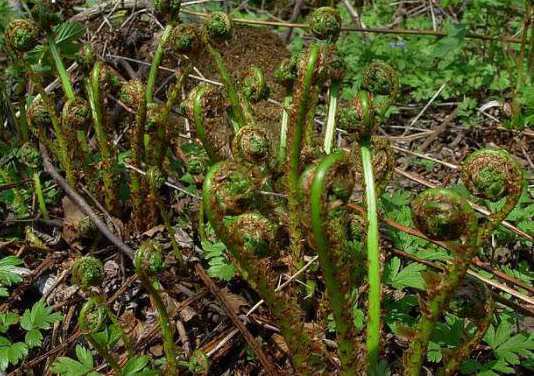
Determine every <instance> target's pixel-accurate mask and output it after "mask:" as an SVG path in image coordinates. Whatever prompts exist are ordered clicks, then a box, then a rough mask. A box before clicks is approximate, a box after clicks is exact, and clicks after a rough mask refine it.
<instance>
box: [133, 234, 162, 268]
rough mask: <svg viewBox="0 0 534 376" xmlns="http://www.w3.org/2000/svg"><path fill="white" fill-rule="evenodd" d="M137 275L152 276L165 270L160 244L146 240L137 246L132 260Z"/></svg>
mask: <svg viewBox="0 0 534 376" xmlns="http://www.w3.org/2000/svg"><path fill="white" fill-rule="evenodd" d="M134 265H135V271H136V272H137V273H142V274H147V275H154V274H157V273H160V272H161V271H162V270H163V269H164V268H165V260H164V258H163V250H162V247H161V244H160V243H159V242H157V241H155V240H146V241H144V242H143V243H141V244H140V245H139V248H138V249H137V252H136V253H135V259H134Z"/></svg>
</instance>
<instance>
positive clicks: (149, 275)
mask: <svg viewBox="0 0 534 376" xmlns="http://www.w3.org/2000/svg"><path fill="white" fill-rule="evenodd" d="M134 266H135V273H136V274H137V276H138V277H139V279H140V281H141V284H142V285H143V288H144V289H145V290H146V291H147V292H148V294H149V296H150V298H151V300H152V302H153V304H154V306H155V308H156V311H157V312H158V320H159V325H160V329H161V336H162V337H163V350H164V352H165V358H166V360H167V364H166V369H165V372H164V374H165V375H169V376H174V375H178V366H177V364H178V363H177V360H176V357H177V355H178V353H177V349H176V345H175V343H174V330H173V326H172V324H171V321H170V318H169V314H168V312H167V308H166V307H165V303H164V302H163V298H162V296H161V293H160V288H159V287H158V283H157V280H156V278H155V276H156V275H157V274H158V273H160V272H161V271H162V270H163V269H164V268H165V262H164V259H163V253H162V249H161V245H160V244H159V243H157V242H156V241H153V240H147V241H145V242H143V243H142V244H141V245H140V246H139V248H138V249H137V252H136V253H135V259H134Z"/></svg>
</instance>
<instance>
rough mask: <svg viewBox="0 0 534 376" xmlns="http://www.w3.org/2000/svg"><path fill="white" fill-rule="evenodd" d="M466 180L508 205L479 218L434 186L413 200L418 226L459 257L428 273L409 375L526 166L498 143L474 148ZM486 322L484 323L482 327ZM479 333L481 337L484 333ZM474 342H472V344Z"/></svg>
mask: <svg viewBox="0 0 534 376" xmlns="http://www.w3.org/2000/svg"><path fill="white" fill-rule="evenodd" d="M462 180H463V182H464V184H465V186H466V187H467V189H468V190H469V191H470V192H471V193H472V194H473V195H474V196H476V197H479V198H483V199H487V200H490V201H498V200H501V199H504V204H503V206H502V207H501V208H500V209H499V210H497V211H496V212H493V213H491V215H490V216H489V219H488V220H487V221H486V222H484V223H481V224H479V223H478V221H477V218H476V215H475V213H474V210H473V209H472V208H471V206H470V205H469V203H468V202H467V201H466V200H465V199H464V198H463V197H462V196H460V195H459V194H457V193H455V192H454V191H451V190H448V189H443V188H434V189H430V190H427V191H424V192H423V193H421V194H420V195H419V196H418V197H417V198H416V199H415V200H414V201H413V202H412V213H413V218H414V222H415V224H416V226H417V227H418V228H419V229H420V230H421V232H423V233H424V234H425V235H426V236H428V237H429V238H431V239H434V240H440V241H444V242H445V244H446V245H447V248H448V249H450V250H451V252H452V254H453V256H454V261H453V262H452V263H451V264H450V266H448V268H447V271H446V272H445V273H444V275H443V276H441V277H438V276H436V275H429V276H428V277H427V285H428V291H427V294H426V295H427V296H426V297H425V299H423V300H421V313H422V314H421V317H420V319H419V322H418V324H417V326H416V328H415V331H414V333H413V339H412V341H411V342H410V346H409V347H408V350H407V351H406V352H405V354H404V375H406V376H416V375H420V374H421V368H422V365H423V360H424V356H425V354H426V350H427V347H428V343H429V341H430V337H431V335H432V331H433V330H434V328H435V326H436V324H437V322H438V320H439V318H440V317H441V315H442V314H443V313H444V312H445V311H446V310H447V308H448V307H449V301H450V299H451V297H452V296H453V294H454V293H455V291H456V290H457V289H458V287H459V286H460V284H461V283H462V281H463V280H464V277H465V275H466V273H467V270H468V268H469V265H470V264H471V260H472V259H473V257H475V256H476V255H477V253H478V251H479V249H480V248H481V247H482V246H483V245H484V243H485V242H486V241H487V240H488V238H489V237H490V235H491V233H492V232H493V230H494V229H495V228H496V226H498V225H499V223H501V222H502V221H503V220H504V219H505V218H506V216H507V215H508V214H509V213H510V211H512V209H513V208H514V207H515V206H516V205H517V203H518V202H519V198H520V196H521V192H522V189H523V185H524V178H523V171H522V169H521V167H520V165H519V163H518V162H517V161H515V160H514V159H513V157H512V156H511V155H510V154H509V153H508V152H506V151H505V150H502V149H499V150H496V149H482V150H478V151H475V152H473V153H472V154H471V155H469V156H468V157H467V158H466V159H465V160H464V162H463V163H462ZM485 327H487V325H482V328H485ZM479 337H481V336H480V335H479ZM471 346H472V345H469V344H468V345H467V348H469V347H471ZM467 355H468V353H467V351H459V352H458V353H457V354H456V358H453V360H454V361H453V362H449V363H448V364H447V365H446V366H445V368H444V372H445V374H453V373H454V372H455V370H456V369H457V368H458V367H459V365H460V364H461V360H462V357H465V356H467Z"/></svg>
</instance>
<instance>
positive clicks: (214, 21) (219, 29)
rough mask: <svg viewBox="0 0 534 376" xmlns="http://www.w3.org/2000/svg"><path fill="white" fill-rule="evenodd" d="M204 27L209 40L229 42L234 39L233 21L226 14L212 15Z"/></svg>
mask: <svg viewBox="0 0 534 376" xmlns="http://www.w3.org/2000/svg"><path fill="white" fill-rule="evenodd" d="M204 27H205V30H206V33H207V36H208V38H209V39H214V40H228V39H230V38H231V37H232V20H231V19H230V17H229V16H228V14H226V13H224V12H213V13H211V14H210V15H209V17H208V18H207V20H206V23H205V24H204Z"/></svg>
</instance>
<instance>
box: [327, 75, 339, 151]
mask: <svg viewBox="0 0 534 376" xmlns="http://www.w3.org/2000/svg"><path fill="white" fill-rule="evenodd" d="M340 84H341V83H340V82H339V81H337V80H335V81H332V85H331V86H330V92H329V95H328V115H327V120H326V129H325V133H324V146H323V147H324V152H325V153H326V154H330V153H331V152H332V145H333V143H334V139H335V136H336V110H337V97H338V95H339V88H340Z"/></svg>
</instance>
